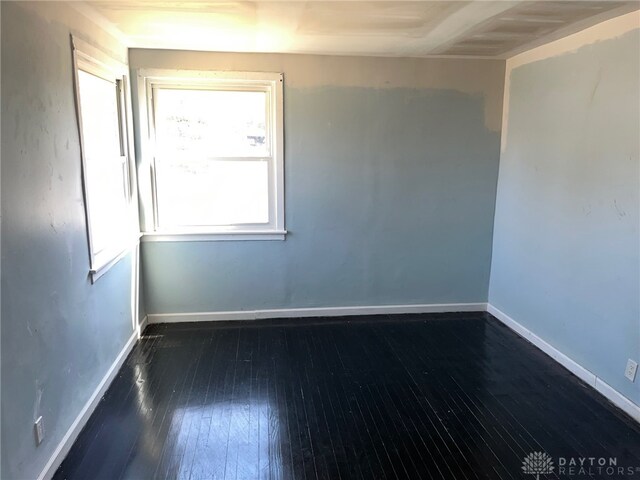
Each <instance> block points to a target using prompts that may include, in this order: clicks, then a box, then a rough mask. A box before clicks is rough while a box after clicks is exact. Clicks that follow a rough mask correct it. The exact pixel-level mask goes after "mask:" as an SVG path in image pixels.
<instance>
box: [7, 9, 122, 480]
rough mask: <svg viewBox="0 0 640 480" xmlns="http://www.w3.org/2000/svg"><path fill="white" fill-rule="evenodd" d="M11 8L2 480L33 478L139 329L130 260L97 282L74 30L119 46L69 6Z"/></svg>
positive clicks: (8, 67)
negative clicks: (38, 423) (39, 438)
mask: <svg viewBox="0 0 640 480" xmlns="http://www.w3.org/2000/svg"><path fill="white" fill-rule="evenodd" d="M1 8H2V360H1V364H2V471H1V474H0V476H1V477H2V478H3V479H7V480H9V479H35V478H37V477H38V475H39V474H40V472H41V471H42V470H43V468H44V467H45V465H46V463H47V461H48V460H49V459H50V458H51V456H52V455H53V453H54V452H55V450H56V447H57V446H58V444H59V443H60V441H61V440H62V438H63V437H64V435H65V434H66V432H67V430H68V429H69V428H70V427H71V425H72V423H73V422H74V420H75V419H76V417H77V416H78V414H79V413H80V412H81V410H82V408H83V407H84V405H85V404H86V402H87V401H88V400H89V398H90V397H91V395H92V394H93V392H94V391H95V389H96V387H97V386H98V384H99V382H100V381H101V380H102V378H103V377H104V375H105V374H106V373H107V371H108V369H109V367H110V366H111V365H112V363H113V362H114V360H115V359H116V357H117V355H118V354H119V353H120V351H121V350H122V348H123V347H124V345H125V344H126V342H127V340H128V339H129V338H130V337H131V335H132V333H133V318H132V317H133V316H134V315H133V312H132V303H131V292H132V289H131V282H132V278H131V277H132V261H131V256H128V257H126V258H124V259H123V260H121V261H120V262H119V263H118V264H116V265H115V266H114V267H113V268H112V269H111V270H110V271H108V272H107V273H106V274H105V275H104V276H103V277H101V278H100V279H98V281H97V282H96V283H95V284H93V285H92V284H91V282H90V279H89V253H88V248H87V236H86V229H85V217H84V208H83V199H82V183H81V170H80V165H81V161H80V149H79V139H78V128H77V123H76V113H75V107H74V94H73V81H72V78H73V77H72V74H73V70H72V65H71V48H70V39H69V33H70V30H72V31H74V33H76V34H78V35H81V36H83V37H84V38H86V39H91V40H93V41H94V43H98V44H101V45H103V46H105V47H107V48H110V47H114V48H117V45H113V44H111V43H109V44H104V42H103V41H104V40H105V38H106V36H105V35H104V34H102V36H100V33H99V32H100V31H99V29H98V28H97V27H96V26H95V25H89V24H86V23H83V22H86V20H84V21H81V20H80V19H78V17H77V13H75V14H74V12H73V11H72V10H71V9H69V7H65V6H64V5H61V4H59V3H49V4H46V5H45V4H31V3H28V4H20V5H18V4H15V3H10V2H2V6H1ZM67 21H68V22H69V23H68V24H67V23H64V22H67ZM71 24H73V25H74V28H73V29H71V28H70V27H69V26H68V25H71ZM121 53H122V54H123V55H124V57H125V58H126V50H125V49H121ZM40 415H42V416H43V418H44V426H45V432H46V436H45V439H44V442H43V443H42V444H40V446H38V447H36V444H35V436H34V430H33V424H34V421H35V419H36V418H37V417H38V416H40Z"/></svg>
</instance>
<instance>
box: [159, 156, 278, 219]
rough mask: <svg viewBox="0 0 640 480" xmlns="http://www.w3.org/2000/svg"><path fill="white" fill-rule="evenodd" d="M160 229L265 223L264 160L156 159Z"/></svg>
mask: <svg viewBox="0 0 640 480" xmlns="http://www.w3.org/2000/svg"><path fill="white" fill-rule="evenodd" d="M156 167H157V171H156V182H157V200H158V215H159V219H158V220H159V224H160V226H161V227H163V228H166V227H172V226H173V227H175V226H206V225H219V226H222V225H234V224H246V223H269V164H268V161H267V160H206V159H193V158H190V157H186V156H184V154H183V155H182V156H180V157H178V156H165V155H163V156H162V157H158V158H156Z"/></svg>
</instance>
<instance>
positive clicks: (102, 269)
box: [89, 247, 131, 283]
mask: <svg viewBox="0 0 640 480" xmlns="http://www.w3.org/2000/svg"><path fill="white" fill-rule="evenodd" d="M130 251H131V249H130V248H129V247H125V248H124V249H122V250H121V251H120V253H117V254H116V255H115V256H113V257H112V258H111V260H109V261H107V262H105V263H103V264H102V265H100V266H99V267H95V268H92V269H91V270H89V274H90V275H91V283H96V281H97V280H98V279H99V278H100V277H101V276H103V275H104V274H105V273H107V272H108V271H109V270H110V269H111V267H113V266H114V265H115V264H116V263H118V262H119V261H120V260H122V259H123V258H124V257H126V256H127V254H128V253H129V252H130Z"/></svg>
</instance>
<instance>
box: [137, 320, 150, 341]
mask: <svg viewBox="0 0 640 480" xmlns="http://www.w3.org/2000/svg"><path fill="white" fill-rule="evenodd" d="M147 325H149V315H145V316H144V318H143V319H142V321H141V322H140V325H138V338H140V337H142V334H143V333H144V329H145V328H147Z"/></svg>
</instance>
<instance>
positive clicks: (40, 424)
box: [34, 415, 44, 445]
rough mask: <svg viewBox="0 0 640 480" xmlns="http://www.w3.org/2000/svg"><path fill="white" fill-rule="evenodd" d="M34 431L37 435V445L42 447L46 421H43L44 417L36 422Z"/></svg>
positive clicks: (40, 417)
mask: <svg viewBox="0 0 640 480" xmlns="http://www.w3.org/2000/svg"><path fill="white" fill-rule="evenodd" d="M34 430H35V434H36V445H40V444H41V443H42V441H43V440H44V420H42V415H41V416H39V417H38V419H37V420H36V422H35V424H34Z"/></svg>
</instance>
